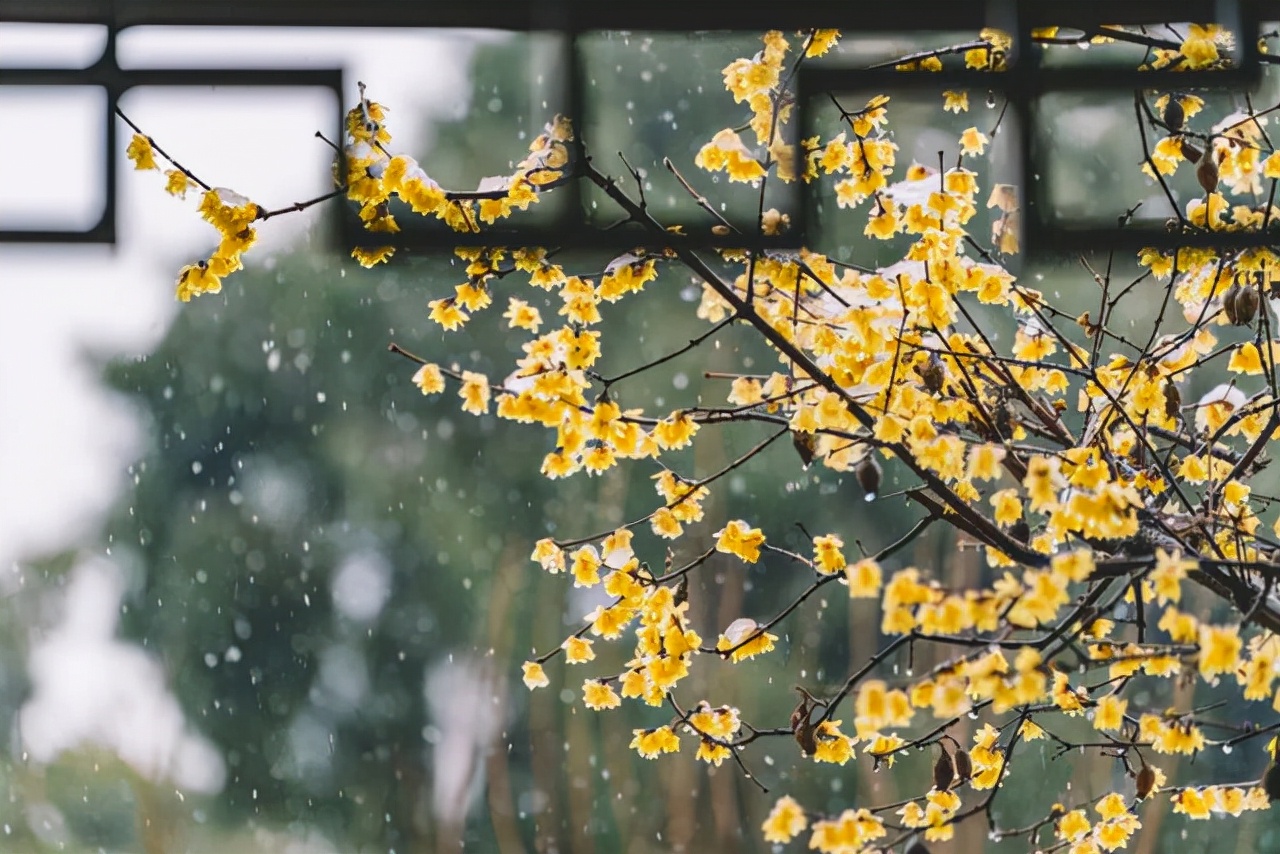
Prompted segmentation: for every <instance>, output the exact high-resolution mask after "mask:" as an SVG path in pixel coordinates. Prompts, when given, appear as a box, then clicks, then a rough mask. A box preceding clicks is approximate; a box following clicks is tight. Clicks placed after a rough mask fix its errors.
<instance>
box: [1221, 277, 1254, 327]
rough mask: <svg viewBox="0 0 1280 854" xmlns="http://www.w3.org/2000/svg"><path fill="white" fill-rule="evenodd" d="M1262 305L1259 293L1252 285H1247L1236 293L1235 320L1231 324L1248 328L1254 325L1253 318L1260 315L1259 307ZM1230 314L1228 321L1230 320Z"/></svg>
mask: <svg viewBox="0 0 1280 854" xmlns="http://www.w3.org/2000/svg"><path fill="white" fill-rule="evenodd" d="M1261 304H1262V299H1261V298H1260V297H1259V296H1258V291H1257V289H1256V288H1254V287H1253V286H1252V285H1245V286H1244V287H1242V288H1239V289H1238V290H1237V291H1236V298H1235V320H1232V321H1231V322H1232V323H1233V324H1235V325H1236V326H1248V325H1249V324H1250V323H1253V318H1254V317H1256V316H1257V314H1258V306H1259V305H1261ZM1230 316H1231V315H1230V313H1229V312H1228V315H1227V317H1228V319H1230Z"/></svg>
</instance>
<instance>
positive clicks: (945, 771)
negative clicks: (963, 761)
mask: <svg viewBox="0 0 1280 854" xmlns="http://www.w3.org/2000/svg"><path fill="white" fill-rule="evenodd" d="M955 776H956V766H955V762H953V761H952V759H951V754H950V753H947V749H946V748H945V747H943V748H942V755H941V756H939V757H938V761H937V762H935V763H933V787H934V788H935V789H937V790H938V791H939V792H945V791H947V789H950V788H951V781H952V780H954V779H955Z"/></svg>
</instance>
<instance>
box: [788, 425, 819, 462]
mask: <svg viewBox="0 0 1280 854" xmlns="http://www.w3.org/2000/svg"><path fill="white" fill-rule="evenodd" d="M791 445H792V447H794V448H795V449H796V453H797V454H799V455H800V462H801V463H802V464H804V467H805V468H808V467H809V466H810V465H811V464H812V463H813V458H814V456H815V455H816V454H817V453H818V437H817V436H815V435H813V434H812V433H801V432H800V431H799V430H792V431H791Z"/></svg>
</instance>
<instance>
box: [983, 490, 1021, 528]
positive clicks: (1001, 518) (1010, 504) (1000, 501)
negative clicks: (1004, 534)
mask: <svg viewBox="0 0 1280 854" xmlns="http://www.w3.org/2000/svg"><path fill="white" fill-rule="evenodd" d="M989 500H990V502H991V506H992V507H994V508H995V520H996V523H997V524H1000V525H1006V526H1007V525H1012V524H1013V523H1014V522H1016V521H1018V520H1019V519H1021V518H1022V499H1020V498H1018V491H1017V490H1016V489H1002V490H1000V491H999V492H997V493H995V494H994V495H992V496H991V498H990V499H989Z"/></svg>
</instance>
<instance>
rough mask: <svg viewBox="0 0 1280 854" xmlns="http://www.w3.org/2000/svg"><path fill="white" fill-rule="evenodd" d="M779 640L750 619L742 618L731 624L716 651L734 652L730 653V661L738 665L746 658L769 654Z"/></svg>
mask: <svg viewBox="0 0 1280 854" xmlns="http://www.w3.org/2000/svg"><path fill="white" fill-rule="evenodd" d="M748 638H750V640H747V639H748ZM777 639H778V636H777V635H771V634H769V633H768V632H761V631H760V625H759V623H757V622H756V621H755V620H753V619H751V618H750V617H740V618H738V619H736V620H734V621H733V622H732V623H730V624H729V626H728V628H726V629H725V630H724V634H722V635H720V638H719V640H717V641H716V649H717V650H719V651H721V652H724V651H726V650H733V652H730V653H729V660H730V661H733V662H735V663H736V662H739V661H741V660H742V659H744V658H754V657H755V656H757V655H761V654H762V653H766V652H769V651H770V650H772V649H773V643H774V641H776V640H777ZM744 641H746V642H745V643H744Z"/></svg>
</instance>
